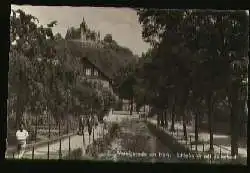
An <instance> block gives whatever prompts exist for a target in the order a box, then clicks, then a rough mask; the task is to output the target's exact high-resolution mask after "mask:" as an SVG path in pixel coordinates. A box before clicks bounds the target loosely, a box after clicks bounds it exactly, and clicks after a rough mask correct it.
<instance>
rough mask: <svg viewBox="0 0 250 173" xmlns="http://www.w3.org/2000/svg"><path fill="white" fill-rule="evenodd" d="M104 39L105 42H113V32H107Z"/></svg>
mask: <svg viewBox="0 0 250 173" xmlns="http://www.w3.org/2000/svg"><path fill="white" fill-rule="evenodd" d="M103 41H104V42H105V43H109V44H110V43H112V42H113V39H112V35H111V34H106V35H105V36H104V38H103Z"/></svg>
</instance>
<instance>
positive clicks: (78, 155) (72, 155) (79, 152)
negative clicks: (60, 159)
mask: <svg viewBox="0 0 250 173" xmlns="http://www.w3.org/2000/svg"><path fill="white" fill-rule="evenodd" d="M81 157H82V149H81V148H77V149H75V150H73V151H71V152H70V155H67V156H66V157H65V158H64V159H66V160H76V159H81Z"/></svg>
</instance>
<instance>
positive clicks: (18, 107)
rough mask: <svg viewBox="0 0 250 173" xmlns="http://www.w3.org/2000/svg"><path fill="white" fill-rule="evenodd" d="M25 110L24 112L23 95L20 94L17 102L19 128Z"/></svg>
mask: <svg viewBox="0 0 250 173" xmlns="http://www.w3.org/2000/svg"><path fill="white" fill-rule="evenodd" d="M23 112H24V107H23V104H22V100H21V96H20V95H18V96H17V104H16V128H17V129H18V128H19V125H20V123H21V120H22V116H23Z"/></svg>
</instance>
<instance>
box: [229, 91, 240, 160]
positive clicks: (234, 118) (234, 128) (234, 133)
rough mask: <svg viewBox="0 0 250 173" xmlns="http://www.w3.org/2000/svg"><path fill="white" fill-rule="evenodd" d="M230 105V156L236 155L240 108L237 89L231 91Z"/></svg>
mask: <svg viewBox="0 0 250 173" xmlns="http://www.w3.org/2000/svg"><path fill="white" fill-rule="evenodd" d="M233 94H234V96H232V100H231V103H232V107H231V156H236V155H238V135H239V133H238V132H239V118H238V113H240V112H239V108H240V106H239V105H240V103H239V100H238V99H237V90H236V91H234V92H233Z"/></svg>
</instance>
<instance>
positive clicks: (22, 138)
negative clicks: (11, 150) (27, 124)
mask: <svg viewBox="0 0 250 173" xmlns="http://www.w3.org/2000/svg"><path fill="white" fill-rule="evenodd" d="M28 136H29V133H28V131H27V130H25V129H24V125H23V123H21V124H20V126H19V129H18V130H17V132H16V138H17V154H18V155H17V158H18V159H21V158H22V157H23V154H24V152H25V148H26V142H27V138H28Z"/></svg>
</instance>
